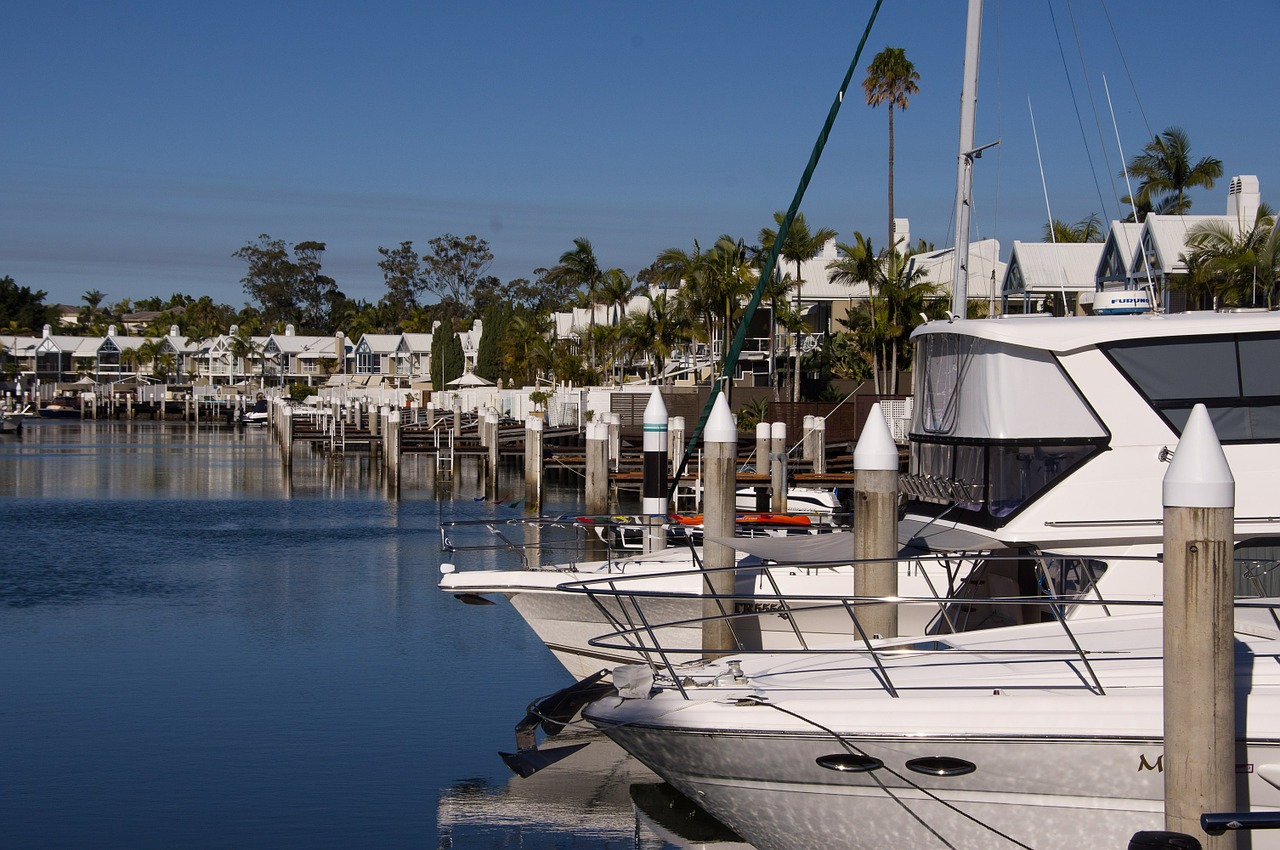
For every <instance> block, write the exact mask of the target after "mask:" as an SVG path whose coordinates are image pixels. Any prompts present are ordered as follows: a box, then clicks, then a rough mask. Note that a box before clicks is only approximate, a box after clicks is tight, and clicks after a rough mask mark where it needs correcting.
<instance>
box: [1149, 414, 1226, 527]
mask: <svg viewBox="0 0 1280 850" xmlns="http://www.w3.org/2000/svg"><path fill="white" fill-rule="evenodd" d="M1163 496H1164V506H1165V507H1166V508H1234V507H1235V506H1236V479H1235V476H1233V475H1232V474H1231V466H1230V464H1228V463H1227V456H1226V454H1224V453H1223V451H1222V444H1221V443H1219V442H1218V433H1217V432H1216V431H1215V430H1214V428H1213V420H1211V419H1210V418H1209V411H1208V410H1207V409H1206V408H1205V406H1204V405H1203V404H1197V405H1196V406H1195V407H1193V408H1191V415H1190V416H1189V417H1187V424H1186V427H1185V428H1183V429H1182V439H1180V440H1178V447H1177V449H1176V450H1175V451H1174V453H1173V460H1171V461H1170V462H1169V469H1168V470H1167V471H1166V472H1165V474H1164V492H1163Z"/></svg>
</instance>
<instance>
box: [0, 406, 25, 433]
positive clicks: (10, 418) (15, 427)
mask: <svg viewBox="0 0 1280 850" xmlns="http://www.w3.org/2000/svg"><path fill="white" fill-rule="evenodd" d="M21 433H22V416H21V415H20V414H17V413H11V412H10V411H7V410H6V411H5V412H4V413H3V414H0V434H21Z"/></svg>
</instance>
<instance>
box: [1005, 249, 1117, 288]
mask: <svg viewBox="0 0 1280 850" xmlns="http://www.w3.org/2000/svg"><path fill="white" fill-rule="evenodd" d="M1105 247H1106V246H1105V245H1104V244H1103V243H1102V242H1060V243H1057V244H1054V243H1052V242H1014V243H1013V253H1012V254H1010V256H1009V265H1008V268H1007V269H1006V270H1005V276H1004V281H1003V285H1002V291H1003V292H1004V293H1006V294H1009V293H1014V292H1040V293H1050V292H1062V291H1063V290H1066V291H1067V292H1092V291H1093V290H1094V289H1095V288H1096V282H1095V281H1096V273H1097V270H1098V260H1099V259H1100V258H1101V257H1102V251H1103V249H1104V248H1105Z"/></svg>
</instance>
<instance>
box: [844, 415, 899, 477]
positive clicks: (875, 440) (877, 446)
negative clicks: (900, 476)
mask: <svg viewBox="0 0 1280 850" xmlns="http://www.w3.org/2000/svg"><path fill="white" fill-rule="evenodd" d="M853 468H854V470H859V469H865V470H867V471H868V472H873V471H889V472H893V471H897V469H898V446H897V444H896V443H894V442H893V434H891V433H889V423H888V422H886V421H885V420H884V414H883V413H881V412H880V402H876V403H875V404H873V405H871V411H870V412H869V413H868V414H867V421H866V424H865V425H863V426H862V434H861V435H859V437H858V445H856V446H854V448H853Z"/></svg>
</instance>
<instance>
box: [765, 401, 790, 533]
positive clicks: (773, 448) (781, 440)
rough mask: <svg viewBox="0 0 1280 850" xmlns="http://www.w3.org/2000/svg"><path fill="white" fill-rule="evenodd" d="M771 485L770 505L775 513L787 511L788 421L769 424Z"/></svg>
mask: <svg viewBox="0 0 1280 850" xmlns="http://www.w3.org/2000/svg"><path fill="white" fill-rule="evenodd" d="M769 487H770V489H771V490H772V499H771V501H770V505H769V507H770V508H771V509H772V510H773V512H774V513H775V514H785V513H786V512H787V423H785V422H774V423H773V424H772V425H770V426H769Z"/></svg>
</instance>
